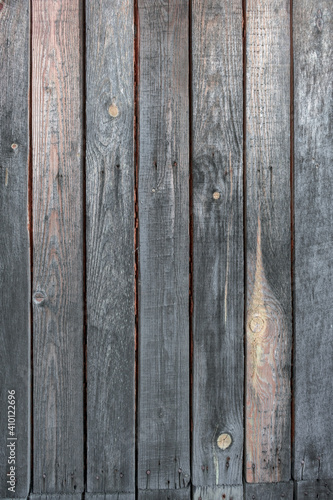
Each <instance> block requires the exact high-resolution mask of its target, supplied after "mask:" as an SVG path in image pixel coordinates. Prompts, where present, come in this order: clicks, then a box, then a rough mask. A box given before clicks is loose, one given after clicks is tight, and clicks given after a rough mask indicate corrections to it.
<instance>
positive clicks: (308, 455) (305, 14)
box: [293, 0, 333, 480]
mask: <svg viewBox="0 0 333 500" xmlns="http://www.w3.org/2000/svg"><path fill="white" fill-rule="evenodd" d="M293 17H294V72H295V77H294V80H295V94H294V95H295V122H294V123H295V169H294V185H295V202H294V206H295V379H294V387H295V446H294V448H295V457H294V478H295V479H297V480H301V479H304V480H315V479H320V478H332V476H333V471H332V462H333V432H332V429H333V414H332V411H331V409H332V407H333V385H332V372H333V310H332V300H333V263H332V231H333V205H332V196H333V171H332V162H333V143H332V134H333V113H332V110H333V93H332V90H333V86H332V81H333V67H332V60H333V46H332V29H333V4H332V2H331V1H329V0H326V1H316V2H315V1H310V0H307V1H304V2H300V1H299V0H295V1H294V13H293Z"/></svg>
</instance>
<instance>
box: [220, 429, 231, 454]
mask: <svg viewBox="0 0 333 500" xmlns="http://www.w3.org/2000/svg"><path fill="white" fill-rule="evenodd" d="M231 443H232V437H231V436H230V434H229V433H228V432H224V433H223V434H220V435H219V437H218V438H217V446H218V447H219V448H220V450H226V449H227V448H229V446H231Z"/></svg>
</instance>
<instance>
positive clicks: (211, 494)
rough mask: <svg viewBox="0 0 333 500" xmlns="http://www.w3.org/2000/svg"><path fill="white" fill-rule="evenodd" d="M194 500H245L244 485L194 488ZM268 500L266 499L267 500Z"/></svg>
mask: <svg viewBox="0 0 333 500" xmlns="http://www.w3.org/2000/svg"><path fill="white" fill-rule="evenodd" d="M192 497H193V500H243V498H244V496H243V485H235V486H233V485H225V486H223V485H220V486H213V487H211V486H202V487H199V488H198V487H196V486H195V487H194V488H193V496H192ZM265 500H266V499H265Z"/></svg>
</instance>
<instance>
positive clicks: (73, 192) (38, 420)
mask: <svg viewBox="0 0 333 500" xmlns="http://www.w3.org/2000/svg"><path fill="white" fill-rule="evenodd" d="M82 27H83V26H82V2H81V1H80V0H63V1H62V2H54V1H45V0H32V82H33V85H32V148H33V297H32V299H33V360H34V366H33V389H34V396H33V408H34V411H33V450H34V453H33V491H34V493H47V494H49V493H57V494H60V493H65V494H68V493H79V492H81V491H83V283H82V281H83V256H82V248H83V232H82V228H83V214H82V199H83V191H82V180H83V179H82V172H83V169H82V142H83V141H82V104H83V103H82V100H83V96H82V69H83V68H82Z"/></svg>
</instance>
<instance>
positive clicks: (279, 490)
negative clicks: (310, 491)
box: [244, 481, 294, 500]
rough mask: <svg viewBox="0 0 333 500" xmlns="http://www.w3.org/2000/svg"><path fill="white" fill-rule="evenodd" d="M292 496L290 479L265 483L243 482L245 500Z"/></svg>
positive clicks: (278, 499) (286, 499)
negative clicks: (284, 481)
mask: <svg viewBox="0 0 333 500" xmlns="http://www.w3.org/2000/svg"><path fill="white" fill-rule="evenodd" d="M293 498H294V484H293V482H292V481H288V482H286V483H283V482H281V483H266V484H247V483H245V496H244V499H245V500H293Z"/></svg>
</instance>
